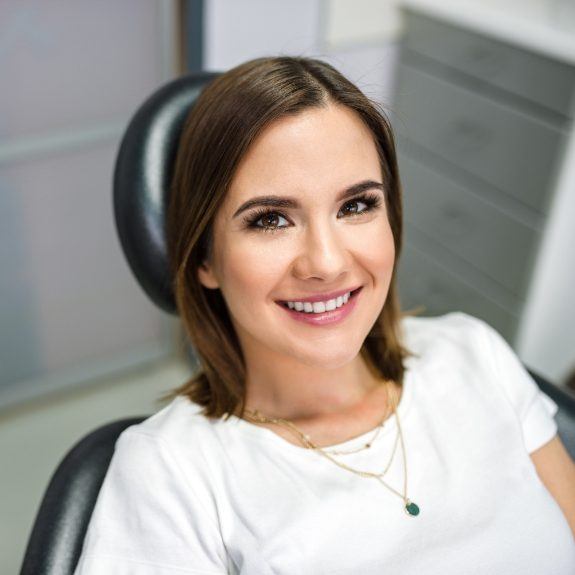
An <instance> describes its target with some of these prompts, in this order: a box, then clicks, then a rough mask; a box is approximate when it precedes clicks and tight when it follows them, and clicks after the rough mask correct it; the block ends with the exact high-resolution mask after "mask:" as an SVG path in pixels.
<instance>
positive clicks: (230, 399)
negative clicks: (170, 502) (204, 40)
mask: <svg viewBox="0 0 575 575" xmlns="http://www.w3.org/2000/svg"><path fill="white" fill-rule="evenodd" d="M330 103H337V104H339V105H343V106H347V107H348V108H350V109H352V110H354V111H355V112H356V113H357V114H358V115H359V116H360V118H361V119H362V120H363V122H364V123H365V125H366V126H367V127H368V128H369V130H370V131H371V133H372V134H373V138H374V142H375V145H376V148H377V152H378V154H379V158H380V163H381V170H382V175H383V181H384V184H385V185H386V189H387V194H386V207H387V214H388V218H389V223H390V227H391V230H392V234H393V239H394V243H395V263H394V270H393V274H392V279H391V283H390V286H389V292H388V296H387V299H386V302H385V304H384V306H383V308H382V310H381V313H380V315H379V317H378V318H377V320H376V322H375V323H374V325H373V327H372V329H371V330H370V333H369V334H368V336H367V338H366V339H365V341H364V343H363V345H362V348H361V351H360V353H361V354H362V356H363V357H364V359H365V360H366V363H367V365H368V366H369V368H370V370H371V371H372V373H374V374H375V375H376V376H377V377H380V378H382V379H383V380H392V381H395V382H396V383H398V384H400V385H401V384H402V383H403V376H404V359H405V358H406V357H407V356H408V355H409V352H408V351H407V350H406V349H405V348H404V347H403V345H402V343H401V333H400V328H401V326H400V318H401V314H400V308H399V300H398V296H397V288H396V270H397V262H398V258H399V254H400V251H401V236H402V206H401V185H400V181H399V174H398V167H397V158H396V151H395V143H394V137H393V132H392V129H391V124H390V122H389V120H388V119H387V116H386V114H385V112H384V111H383V110H382V109H381V108H380V106H379V105H378V104H376V103H375V102H373V101H372V100H370V99H369V98H368V97H366V96H365V95H364V94H363V93H362V92H361V91H360V90H359V89H358V88H357V87H356V86H355V85H354V84H353V83H351V82H350V81H349V80H347V79H346V78H345V77H344V76H343V75H342V74H341V73H340V72H338V71H337V70H336V69H335V68H334V67H333V66H331V65H329V64H327V63H325V62H322V61H320V60H316V59H312V58H303V57H287V56H279V57H269V58H257V59H255V60H251V61H249V62H245V63H244V64H241V65H239V66H237V67H235V68H233V69H231V70H229V71H228V72H226V73H225V74H222V75H221V76H218V77H217V78H216V79H214V80H212V81H211V82H210V83H209V84H208V85H207V86H206V87H205V88H204V90H203V91H202V93H201V94H200V96H199V97H198V99H197V101H196V102H195V104H194V105H193V107H192V109H191V110H190V112H189V115H188V117H187V119H186V122H185V125H184V128H183V132H182V136H181V139H180V142H179V148H178V153H177V157H176V164H175V172H174V177H173V181H172V187H171V190H170V200H169V205H168V213H167V217H168V220H167V231H168V251H169V258H170V265H171V269H172V277H173V289H174V294H175V299H176V304H177V308H178V311H179V314H180V316H181V319H182V322H183V326H184V328H185V331H186V333H187V335H188V337H189V339H190V342H191V344H192V346H193V348H194V351H195V353H196V357H197V360H198V366H199V369H198V371H197V372H196V373H195V374H194V375H193V376H192V377H191V379H190V380H189V381H187V382H186V383H184V384H183V385H182V386H180V387H178V388H176V389H175V390H172V391H171V392H169V393H168V394H167V395H166V396H165V397H168V398H170V397H175V396H177V395H184V396H187V397H189V399H191V400H192V401H193V402H194V403H197V404H199V405H200V406H203V409H202V413H203V414H204V415H205V416H208V417H218V418H219V417H222V416H227V415H228V414H236V415H239V416H240V417H242V416H243V415H244V407H245V391H246V389H245V374H246V367H245V363H244V357H243V354H242V350H241V347H240V343H239V340H238V338H237V335H236V333H235V330H234V328H233V326H232V322H231V320H230V317H229V314H228V310H227V307H226V304H225V301H224V299H223V297H222V295H221V291H220V290H218V289H206V288H204V286H202V284H201V283H200V281H199V279H198V273H197V271H198V268H199V267H200V265H201V264H202V263H203V262H204V261H206V260H207V259H208V260H209V258H210V256H211V249H212V229H213V221H214V217H215V214H216V212H217V210H218V207H219V206H220V205H221V204H222V203H223V200H224V198H225V196H226V194H227V192H228V189H229V188H230V185H231V182H232V180H233V178H234V174H235V172H236V170H237V168H238V166H239V164H240V162H241V160H242V158H243V157H244V156H245V154H246V152H247V150H248V149H249V147H250V146H251V144H252V143H253V142H254V141H255V139H256V138H257V137H258V135H259V134H260V133H261V132H262V130H263V129H264V128H266V127H267V126H269V125H270V124H271V123H272V122H274V121H275V120H278V119H279V118H282V117H286V116H293V115H296V114H299V113H300V112H302V111H304V110H308V109H312V108H321V107H325V106H327V105H329V104H330Z"/></svg>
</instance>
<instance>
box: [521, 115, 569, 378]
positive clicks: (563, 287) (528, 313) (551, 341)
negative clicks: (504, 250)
mask: <svg viewBox="0 0 575 575" xmlns="http://www.w3.org/2000/svg"><path fill="white" fill-rule="evenodd" d="M563 165H564V170H563V171H562V172H561V173H560V174H559V176H558V180H557V196H556V200H555V201H554V204H553V209H552V212H551V213H550V214H549V220H548V225H547V229H546V230H545V235H544V240H543V242H542V244H541V250H540V253H539V255H538V261H537V265H536V270H535V281H534V282H533V285H532V289H531V292H530V293H529V295H528V300H527V306H526V308H525V313H524V316H523V318H522V324H521V327H520V331H519V336H518V343H517V352H518V354H519V356H520V357H521V359H522V360H523V361H524V362H525V363H527V365H529V366H531V367H533V368H534V369H536V370H537V371H539V372H540V373H541V374H543V375H545V376H546V377H548V378H549V379H550V380H551V381H554V382H557V383H561V382H564V381H565V380H566V379H567V378H568V377H569V376H570V374H571V373H573V372H574V371H575V126H573V128H572V131H571V135H570V139H569V143H568V146H567V149H566V153H565V161H564V163H563Z"/></svg>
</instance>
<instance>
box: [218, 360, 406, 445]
mask: <svg viewBox="0 0 575 575" xmlns="http://www.w3.org/2000/svg"><path fill="white" fill-rule="evenodd" d="M413 377H414V373H413V372H412V371H411V370H409V369H408V370H406V371H405V375H404V378H403V391H402V394H401V398H400V401H399V405H398V406H397V415H398V417H399V420H400V424H402V425H403V422H404V421H405V420H406V416H407V415H408V413H409V411H410V409H409V408H410V406H411V403H412V396H413V381H412V378H413ZM227 423H231V424H232V425H233V426H235V427H236V428H237V429H240V430H242V431H243V432H245V433H246V434H247V435H250V436H251V437H254V438H256V439H261V440H263V441H267V442H269V441H271V442H274V443H276V444H277V445H278V446H280V447H282V448H284V449H286V450H291V451H297V452H298V453H313V450H311V449H308V448H306V447H303V446H298V445H295V444H293V443H291V442H289V441H288V440H287V439H285V438H283V437H281V436H280V435H278V434H277V433H276V432H275V431H273V430H271V429H269V428H267V427H260V426H258V425H256V424H254V423H250V422H249V421H246V420H245V419H242V418H240V417H237V416H236V415H231V416H230V417H229V419H228V421H227V422H224V425H226V424H227ZM375 429H376V427H374V428H372V429H370V430H368V431H366V432H365V433H362V434H361V435H358V436H356V437H352V438H351V439H347V440H346V441H343V442H341V443H335V444H332V445H326V446H322V449H329V450H332V449H353V448H356V447H360V446H361V444H363V443H365V442H366V440H368V439H370V438H371V436H372V435H373V434H374V432H375ZM396 429H397V418H396V417H395V416H394V415H393V414H392V415H391V416H390V417H388V418H387V420H386V421H385V424H384V426H383V428H382V429H381V431H380V432H379V435H378V440H381V439H383V437H385V436H386V435H389V434H391V433H394V431H395V430H396Z"/></svg>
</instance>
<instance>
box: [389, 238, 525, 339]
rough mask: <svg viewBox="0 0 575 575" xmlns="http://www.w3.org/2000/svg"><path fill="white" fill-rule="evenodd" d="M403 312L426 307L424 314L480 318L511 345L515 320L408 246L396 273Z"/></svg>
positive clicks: (503, 309)
mask: <svg viewBox="0 0 575 575" xmlns="http://www.w3.org/2000/svg"><path fill="white" fill-rule="evenodd" d="M398 285H399V294H400V298H401V304H402V309H404V310H405V309H410V308H413V307H416V306H420V305H423V306H425V312H424V314H423V315H432V316H435V315H442V314H444V313H448V312H450V311H464V312H467V313H469V314H471V315H474V316H476V317H479V318H481V319H483V320H485V321H486V322H488V323H489V324H490V325H491V326H493V327H494V328H495V329H497V330H498V331H499V332H500V333H501V335H503V336H504V337H505V338H506V339H507V340H508V341H509V342H512V340H513V337H514V336H515V332H516V329H517V325H518V318H517V317H516V316H515V315H514V314H512V313H511V312H510V311H509V310H507V309H505V308H503V307H501V306H500V305H499V304H497V303H495V302H493V301H492V300H490V299H489V298H487V297H486V296H485V295H484V294H482V293H481V292H479V291H477V290H476V289H475V288H474V287H473V286H471V285H469V284H467V283H465V282H464V281H463V280H462V279H461V278H459V277H458V276H457V275H455V274H454V273H453V272H451V271H450V270H448V269H447V268H445V267H443V266H441V265H439V264H438V263H437V262H436V261H434V260H433V259H432V258H430V257H429V254H425V253H423V252H422V251H420V250H419V249H417V248H415V247H414V246H412V245H411V244H409V243H406V244H405V245H404V249H403V252H402V255H401V261H400V265H399V274H398Z"/></svg>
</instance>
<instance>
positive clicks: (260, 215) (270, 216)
mask: <svg viewBox="0 0 575 575" xmlns="http://www.w3.org/2000/svg"><path fill="white" fill-rule="evenodd" d="M280 218H283V219H284V220H285V219H286V218H285V216H283V215H282V214H280V213H278V212H273V211H271V210H265V209H264V210H258V211H256V212H254V213H253V214H251V215H250V216H248V218H246V224H247V226H248V227H249V228H251V229H255V230H257V231H261V232H275V231H277V230H281V229H283V228H287V227H288V226H280V225H278V224H277V222H278V221H279V219H280ZM260 222H262V223H263V225H260Z"/></svg>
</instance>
